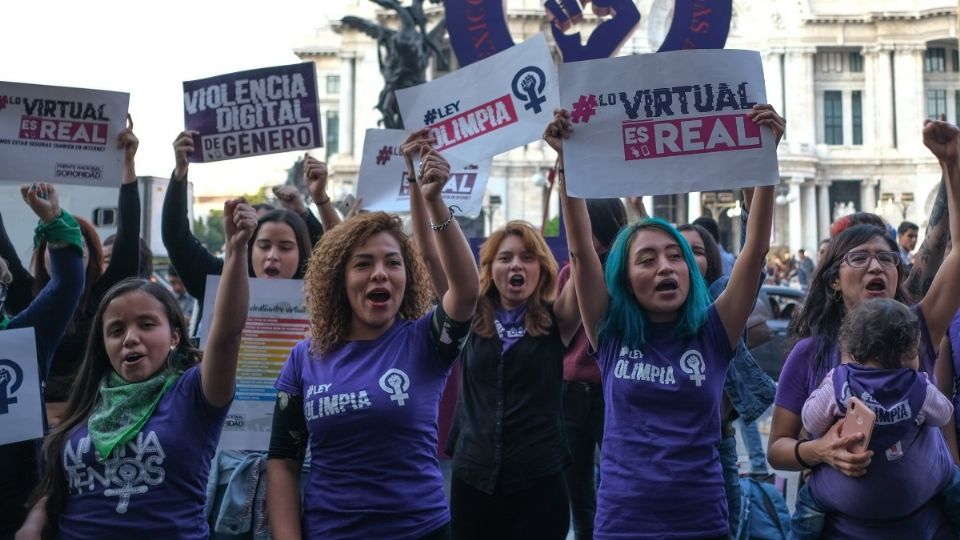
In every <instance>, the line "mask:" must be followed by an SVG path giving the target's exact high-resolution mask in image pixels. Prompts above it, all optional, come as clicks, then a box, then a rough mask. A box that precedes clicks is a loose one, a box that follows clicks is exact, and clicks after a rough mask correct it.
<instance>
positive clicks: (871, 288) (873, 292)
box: [866, 277, 887, 297]
mask: <svg viewBox="0 0 960 540" xmlns="http://www.w3.org/2000/svg"><path fill="white" fill-rule="evenodd" d="M866 289H867V294H868V295H870V296H872V297H884V296H886V295H887V282H886V280H884V279H883V278H879V277H877V278H873V279H871V280H870V281H868V282H867V286H866Z"/></svg>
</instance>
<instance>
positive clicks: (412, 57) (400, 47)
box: [341, 0, 448, 129]
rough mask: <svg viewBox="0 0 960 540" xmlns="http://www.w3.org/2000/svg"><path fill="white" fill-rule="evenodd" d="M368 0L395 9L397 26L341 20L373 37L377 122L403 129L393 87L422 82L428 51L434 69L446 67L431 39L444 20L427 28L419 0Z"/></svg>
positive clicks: (438, 32)
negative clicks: (379, 80)
mask: <svg viewBox="0 0 960 540" xmlns="http://www.w3.org/2000/svg"><path fill="white" fill-rule="evenodd" d="M370 1H371V2H374V3H376V4H377V5H379V6H380V7H383V8H384V9H391V10H393V11H396V12H397V15H398V16H399V17H400V23H401V26H400V30H394V29H392V28H387V27H386V26H384V25H381V24H378V23H376V22H374V21H370V20H367V19H364V18H361V17H353V16H346V17H344V18H343V19H342V20H341V22H342V23H343V25H344V26H347V27H349V28H353V29H355V30H359V31H361V32H363V33H365V34H367V35H368V36H370V37H372V38H374V39H376V40H377V59H378V60H379V62H380V74H381V75H383V82H384V84H383V90H381V91H380V100H379V102H378V103H377V107H376V108H377V110H379V111H380V114H382V115H383V119H382V120H381V121H380V124H381V125H382V126H383V127H385V128H388V129H403V120H402V119H401V118H400V109H399V107H398V106H397V98H396V96H394V91H396V90H400V89H402V88H409V87H411V86H415V85H418V84H421V83H423V82H426V69H427V65H428V64H429V62H430V54H431V51H432V53H433V54H435V55H436V58H437V69H439V70H446V69H448V67H447V61H446V59H445V58H444V57H443V55H442V54H441V52H440V49H439V47H438V46H437V44H436V42H435V41H434V40H435V39H437V38H438V36H440V35H442V33H443V32H444V30H445V25H444V21H442V20H441V21H440V22H439V23H437V25H436V26H434V27H433V30H431V31H430V32H427V28H426V26H427V18H426V16H425V15H424V13H423V0H413V2H412V4H411V6H410V7H404V6H402V5H400V2H399V0H370ZM432 1H433V2H437V1H438V0H432Z"/></svg>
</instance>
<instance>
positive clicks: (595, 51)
mask: <svg viewBox="0 0 960 540" xmlns="http://www.w3.org/2000/svg"><path fill="white" fill-rule="evenodd" d="M506 3H507V2H506V0H444V2H443V5H444V10H445V12H446V24H447V31H448V34H449V35H450V44H451V46H452V47H453V52H454V53H455V54H456V55H457V61H458V62H459V63H460V65H461V66H467V65H470V64H472V63H474V62H476V61H477V60H482V59H484V58H486V57H488V56H492V55H494V54H496V53H498V52H500V51H503V50H505V49H507V48H509V47H512V46H513V44H514V42H513V38H512V37H511V35H510V27H509V26H508V25H507V17H506V10H507V8H506ZM588 3H590V0H580V1H579V2H578V0H547V1H546V4H545V6H544V8H545V10H546V12H547V16H548V17H549V18H550V19H551V20H552V21H553V25H552V30H553V36H554V40H555V41H556V43H557V46H558V47H559V49H560V53H561V55H562V56H563V61H564V62H575V61H578V60H592V59H596V58H609V57H610V56H613V55H614V54H616V52H617V51H618V50H619V49H620V46H621V45H622V44H623V43H624V42H625V41H626V40H627V38H629V37H630V34H632V33H633V31H634V29H635V28H636V27H637V25H638V24H639V23H640V12H639V10H638V9H637V6H636V5H635V4H634V2H633V1H632V0H593V6H592V8H591V9H592V10H593V12H594V13H597V14H599V15H608V14H609V15H612V16H611V17H610V18H609V19H605V20H603V21H602V22H601V23H600V25H599V26H597V28H596V29H594V31H593V32H592V33H591V35H590V37H589V39H588V40H587V43H586V45H583V44H582V40H581V37H580V33H579V32H578V33H575V34H570V35H567V34H564V32H565V31H566V30H568V29H569V28H570V27H571V26H572V25H573V24H574V23H577V22H579V21H580V20H581V19H582V18H583V8H582V7H581V4H582V5H583V6H584V7H585V6H586V5H587V4H588ZM732 11H733V0H677V1H676V4H675V6H674V8H673V20H672V22H671V24H670V30H669V32H667V37H666V39H665V40H664V42H663V45H661V46H660V49H659V52H664V51H675V50H681V49H722V48H723V46H724V44H726V42H727V33H728V32H729V31H730V17H731V14H732Z"/></svg>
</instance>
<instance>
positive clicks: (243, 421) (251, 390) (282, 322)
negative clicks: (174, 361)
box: [198, 276, 310, 450]
mask: <svg viewBox="0 0 960 540" xmlns="http://www.w3.org/2000/svg"><path fill="white" fill-rule="evenodd" d="M219 285H220V276H207V289H206V290H207V295H206V296H205V297H204V302H203V312H204V313H206V314H209V315H208V316H206V317H204V318H203V319H202V320H201V321H200V331H199V332H198V334H199V335H200V346H201V348H202V347H205V346H206V344H207V339H208V338H209V337H210V321H211V320H212V319H213V313H214V302H216V296H217V295H216V294H211V291H216V290H217V287H218V286H219ZM309 329H310V321H309V319H307V312H306V308H304V306H303V281H302V280H299V279H256V278H250V310H249V312H248V314H247V324H246V326H244V327H243V334H242V336H241V339H240V358H239V360H238V362H237V390H236V395H235V396H234V398H233V403H232V404H231V405H230V412H228V413H227V421H226V423H225V424H224V426H223V434H222V435H221V436H220V447H221V448H226V449H229V450H267V448H268V447H269V446H270V429H271V427H272V425H273V405H274V403H275V402H276V399H277V391H276V389H274V388H273V383H274V382H275V381H276V380H277V376H278V375H280V368H282V367H283V364H284V362H286V361H287V355H289V354H290V349H292V348H293V346H294V345H296V344H297V342H298V341H300V340H301V339H303V338H304V337H306V335H307V333H308V332H309Z"/></svg>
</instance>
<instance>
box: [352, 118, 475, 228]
mask: <svg viewBox="0 0 960 540" xmlns="http://www.w3.org/2000/svg"><path fill="white" fill-rule="evenodd" d="M405 138H406V134H405V133H404V132H403V131H402V130H399V129H368V130H367V133H366V135H365V136H364V139H363V159H362V160H361V162H360V173H359V176H358V178H357V197H358V198H361V199H363V208H364V210H382V211H384V212H409V211H410V187H409V183H408V178H407V165H406V161H405V160H404V158H403V154H402V153H401V152H400V144H401V143H402V142H403V140H404V139H405ZM419 161H420V156H419V155H417V156H416V157H415V159H414V166H415V167H419ZM415 170H416V169H415ZM489 176H490V159H485V160H482V161H481V162H479V163H477V164H471V165H466V166H464V167H453V168H451V170H450V180H448V181H447V185H446V186H444V188H443V200H444V202H446V203H447V204H455V205H457V206H458V207H460V209H461V210H462V212H458V214H461V215H464V216H467V217H477V216H478V215H480V209H481V208H482V207H483V192H484V190H485V189H486V187H487V178H488V177H489Z"/></svg>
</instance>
